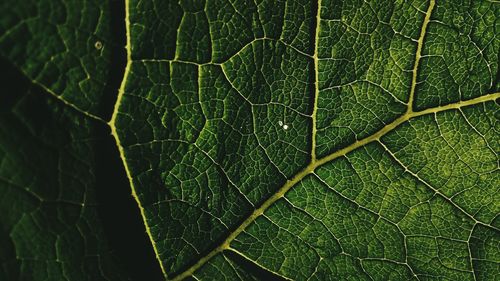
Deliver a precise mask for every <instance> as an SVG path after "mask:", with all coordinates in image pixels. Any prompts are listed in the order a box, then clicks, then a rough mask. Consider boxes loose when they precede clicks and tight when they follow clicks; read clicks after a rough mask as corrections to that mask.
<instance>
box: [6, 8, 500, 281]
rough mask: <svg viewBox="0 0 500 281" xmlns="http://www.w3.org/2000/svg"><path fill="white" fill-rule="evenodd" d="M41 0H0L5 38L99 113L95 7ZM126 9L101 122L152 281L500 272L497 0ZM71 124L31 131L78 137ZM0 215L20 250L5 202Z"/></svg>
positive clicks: (13, 51)
mask: <svg viewBox="0 0 500 281" xmlns="http://www.w3.org/2000/svg"><path fill="white" fill-rule="evenodd" d="M37 3H38V2H36V3H35V2H30V1H28V4H25V5H15V6H12V7H11V6H10V5H8V4H3V6H4V7H2V6H0V7H1V8H0V11H1V12H2V13H3V14H9V16H7V17H6V18H5V19H2V20H0V34H1V35H0V46H2V47H1V48H2V49H1V50H2V51H1V54H2V55H3V56H5V57H7V59H9V60H11V61H12V63H13V64H15V65H16V66H17V67H18V68H19V69H21V70H22V71H23V72H24V73H25V74H26V75H27V77H28V78H29V79H30V80H32V81H33V82H34V83H35V84H38V85H41V86H42V87H43V88H44V89H45V91H46V92H48V93H49V94H53V95H54V96H56V97H57V99H59V100H60V101H62V103H60V104H59V103H58V105H57V106H54V108H59V107H61V108H64V109H61V110H66V111H67V109H65V106H64V104H66V107H67V106H69V107H72V109H71V110H73V111H74V112H73V111H72V113H71V114H73V115H79V117H78V118H79V119H75V118H76V117H71V120H80V119H82V120H85V121H78V122H96V123H100V121H103V120H104V119H106V115H105V114H103V113H102V112H105V111H106V109H104V110H103V109H102V108H106V106H107V103H106V102H105V101H103V99H105V98H103V97H104V96H105V95H109V93H106V89H108V88H109V87H108V88H107V87H106V83H105V81H108V82H109V81H111V80H109V79H108V78H107V76H109V73H111V72H113V71H117V70H116V69H115V68H116V64H115V59H114V58H113V52H112V48H111V47H109V48H108V47H107V46H117V45H119V44H120V41H119V39H117V38H118V37H119V36H117V35H112V33H113V32H112V28H111V27H110V26H111V22H110V21H111V20H110V19H108V17H112V14H113V12H112V11H111V10H110V6H109V5H108V4H107V3H105V2H102V3H101V2H98V3H97V2H96V3H91V2H89V1H88V2H82V3H85V4H81V3H78V4H76V3H63V6H64V7H67V9H66V12H65V13H63V12H62V11H63V9H59V8H56V7H53V8H48V7H45V6H43V4H37ZM78 5H83V9H85V10H88V11H89V12H88V13H85V15H86V16H85V17H83V18H81V19H80V21H78V24H77V23H76V22H74V20H76V18H77V15H78V12H79V10H78V9H82V7H80V6H78ZM33 7H37V9H38V13H36V14H34V15H30V14H29V12H28V11H31V10H30V8H31V9H32V8H33ZM75 11H76V12H75ZM124 12H125V14H124V18H125V19H124V20H125V30H124V31H123V32H124V33H125V34H124V38H125V40H124V41H126V55H125V57H124V60H125V62H126V64H125V65H124V66H123V67H122V68H120V70H119V71H120V73H121V74H123V75H122V76H123V77H122V81H121V86H120V88H119V90H118V96H117V98H116V101H115V102H114V110H113V114H112V117H111V119H110V121H109V122H107V124H108V125H109V127H110V128H111V132H112V135H113V137H114V138H115V140H116V143H117V146H118V149H119V152H120V156H121V160H122V161H123V163H124V168H125V170H126V174H127V178H128V180H129V183H130V188H131V190H132V195H133V197H134V198H135V200H136V203H137V205H138V207H139V210H140V214H141V218H142V219H143V221H144V227H145V229H144V231H145V232H146V233H147V234H148V237H149V239H150V242H151V247H152V249H153V250H154V253H155V256H156V259H157V262H158V266H159V267H160V268H161V270H162V273H163V275H164V277H165V278H166V279H169V280H182V279H186V278H187V279H194V280H422V281H423V280H475V281H477V280H496V279H498V278H500V252H499V250H498V249H499V246H500V236H499V228H500V222H499V220H498V214H499V213H500V195H499V194H500V193H499V192H498V189H499V187H500V173H499V160H500V159H499V152H500V144H499V139H498V136H499V130H500V127H499V126H500V125H499V124H500V123H499V122H498V119H499V114H500V113H499V111H498V109H499V108H498V99H499V98H500V92H499V84H498V83H499V74H498V73H500V71H499V65H498V63H499V54H500V52H499V50H500V38H499V37H498V29H499V26H498V18H499V15H500V5H499V4H498V3H496V2H495V1H487V0H481V1H444V0H414V1H356V0H343V1H341V0H319V1H305V0H294V1H267V0H259V1H240V0H205V1H190V0H186V1H155V0H152V1H139V0H126V1H125V3H124ZM44 13H45V14H47V13H48V14H51V13H52V14H54V16H53V17H51V19H50V20H49V24H42V23H41V22H42V21H46V18H44V17H43V16H42V15H44ZM59 13H62V14H61V15H60V14H59ZM115 16H116V15H115ZM42 29H43V30H44V32H45V33H44V34H42V33H40V32H35V31H37V30H38V31H40V30H42ZM26 30H28V31H30V32H28V33H27V32H26ZM89 30H90V31H91V33H92V35H91V36H89V34H88V32H87V31H89ZM65 31H66V33H65ZM49 38H58V39H60V40H59V41H58V40H55V39H51V40H50V42H51V43H50V44H49V45H47V48H44V51H43V52H42V51H36V50H35V48H34V47H33V46H37V45H39V44H40V43H42V42H46V40H49ZM96 38H97V40H98V41H99V42H100V43H101V44H103V45H102V46H101V45H95V44H96ZM107 40H109V42H108V41H107ZM47 42H48V41H47ZM103 46H104V48H103ZM107 79H108V80H107ZM103 81H104V82H103ZM38 100H43V97H38ZM38 102H42V101H38ZM108 107H109V108H108V109H107V110H109V111H110V110H111V106H108ZM78 112H80V113H78ZM81 113H83V114H81ZM91 119H97V120H92V121H90V120H91ZM23 120H24V119H23ZM31 122H33V120H28V121H23V124H28V125H29V124H31ZM72 122H73V123H71V124H66V123H64V125H61V126H62V128H61V126H55V125H52V126H53V127H50V128H49V129H47V130H50V131H51V132H56V133H55V134H62V133H63V132H66V133H68V132H70V135H71V140H75V141H76V140H78V139H79V138H81V139H88V138H90V137H91V136H92V132H90V131H88V130H87V131H86V127H85V126H83V128H80V127H82V126H75V125H74V121H72ZM2 124H3V123H2ZM56 124H58V123H56ZM77 124H79V123H77ZM85 124H87V123H85ZM100 125H102V124H100ZM47 126H48V125H47ZM86 126H87V125H86ZM17 127H20V126H16V127H15V128H14V127H13V128H12V130H17V131H19V132H21V131H22V129H19V128H17ZM85 136H86V137H85ZM37 137H38V136H37ZM27 139H28V138H27ZM4 140H5V141H6V143H7V142H8V141H9V137H8V136H7V135H5V136H2V139H0V141H4ZM31 141H38V139H37V138H33V137H31ZM0 144H2V146H1V147H4V146H3V142H2V143H0ZM27 146H30V145H27ZM97 146H99V143H94V142H91V143H88V144H87V145H86V146H85V148H86V149H87V150H80V149H78V151H77V152H75V153H80V154H78V155H79V156H77V157H75V158H76V159H78V161H77V160H76V159H75V160H74V161H75V162H77V163H80V161H81V159H87V158H85V157H91V156H92V153H95V147H97ZM6 147H7V146H6ZM11 150H12V149H4V151H5V152H4V153H5V155H7V156H5V157H6V159H9V157H14V156H15V155H17V154H12V155H14V156H9V155H10V154H9V153H12V152H11ZM36 153H43V151H38V150H37V151H36ZM68 153H70V152H68ZM71 153H73V152H71ZM51 160H52V161H53V160H54V158H52V159H51ZM89 161H90V160H89ZM35 162H36V161H35ZM83 162H84V163H89V164H88V166H89V167H92V165H95V164H93V163H92V161H90V162H86V161H83ZM18 165H27V164H18ZM30 165H36V164H33V163H30ZM49 167H50V166H49ZM16 170H17V169H16ZM36 171H37V173H41V174H43V176H44V177H48V176H52V177H54V178H57V172H58V171H59V170H57V169H52V170H51V169H50V168H46V169H44V170H36ZM59 172H62V171H59ZM68 173H73V172H71V171H70V172H68ZM3 174H5V176H4V177H8V178H11V177H13V176H15V174H16V173H15V172H14V171H12V168H11V165H7V164H4V165H2V166H0V175H3ZM77 175H78V174H77ZM80 177H81V178H82V179H89V180H90V179H91V177H88V176H86V175H79V176H78V177H77V178H80ZM37 179H38V178H37ZM9 183H10V181H9V182H6V183H4V184H1V185H0V187H3V186H6V187H5V188H4V190H7V191H4V192H8V190H9V188H11V187H9ZM36 183H37V182H36V181H35V183H33V181H28V182H19V183H17V182H15V184H16V185H17V186H18V187H17V188H18V189H17V191H18V190H19V188H21V190H23V188H24V190H31V189H29V187H30V186H32V185H35V184H36ZM88 186H89V188H87V189H85V188H83V187H81V186H80V185H79V184H78V183H75V182H71V183H68V184H67V185H64V188H67V189H68V190H78V192H80V194H88V193H90V194H91V193H92V192H93V191H92V188H91V187H92V184H91V183H89V185H88ZM40 188H42V189H43V190H44V191H46V189H45V188H44V187H40ZM64 190H66V189H64ZM0 192H1V189H0ZM61 192H63V188H62V187H61ZM64 192H67V191H64ZM0 194H1V193H0ZM23 194H24V193H23ZM75 194H78V193H75ZM24 195H26V194H24ZM58 198H60V197H58ZM85 198H87V197H85ZM23 200H28V199H22V198H19V202H25V201H23ZM26 202H29V200H28V201H26ZM78 202H80V201H78ZM23 204H28V203H23ZM5 206H7V205H5ZM61 208H62V207H61ZM23 212H26V211H21V213H23ZM47 216H48V215H47ZM0 218H1V219H2V224H1V225H2V226H4V224H5V225H6V226H5V227H4V228H6V229H7V230H6V231H7V232H6V233H10V234H6V235H7V236H8V237H11V239H14V246H12V247H11V248H12V249H11V250H9V251H15V252H16V253H19V251H21V252H22V250H23V246H22V245H21V246H18V245H17V244H16V243H17V242H18V241H16V240H15V239H17V238H18V237H17V236H15V235H13V234H12V232H9V231H11V230H10V229H11V228H12V227H13V226H12V224H13V222H12V220H16V214H12V215H11V214H7V215H0ZM79 219H80V220H82V219H85V220H87V217H86V216H81V217H80V218H79ZM54 220H55V218H54V217H48V218H47V222H46V223H48V224H50V227H56V226H52V224H55V222H54ZM4 221H5V223H4ZM69 225H70V226H67V227H71V224H69ZM0 234H2V233H0ZM6 235H3V236H5V237H7V236H6ZM80 235H83V237H85V233H81V234H80ZM101 236H103V237H104V236H105V234H97V237H101ZM0 237H1V236H0ZM19 239H21V238H19ZM110 239H112V237H111V238H110ZM30 243H31V244H30V245H39V244H40V243H41V242H38V241H30ZM40 245H41V244H40ZM103 247H104V246H103ZM9 249H10V248H9ZM42 252H43V251H42ZM111 256H113V255H111ZM0 257H1V256H0ZM9 257H12V255H10V256H9ZM17 257H18V258H17V259H16V262H15V263H19V256H17ZM44 258H47V256H44ZM73 258H76V257H73ZM111 258H112V259H115V258H116V257H110V259H111ZM77 262H78V261H76V260H68V261H67V263H65V264H67V265H68V266H69V267H72V266H76V265H75V263H77ZM101 262H102V263H105V261H99V262H98V264H100V263H101ZM5 268H7V269H9V268H12V267H10V266H7V267H5ZM7 269H6V270H5V271H4V272H5V274H11V271H10V270H7ZM21 271H22V270H21ZM115 273H120V270H116V271H113V274H115ZM48 274H49V275H47V276H50V277H51V276H52V275H50V274H51V273H48ZM125 275H126V273H125ZM125 275H123V274H122V275H119V276H125ZM38 276H41V275H38ZM74 278H76V279H71V278H69V279H70V280H79V279H77V277H74ZM120 278H121V277H120ZM33 279H34V280H35V278H33ZM39 279H40V280H42V279H44V278H38V277H37V279H36V280H39ZM111 279H113V278H111Z"/></svg>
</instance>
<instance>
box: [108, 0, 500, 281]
mask: <svg viewBox="0 0 500 281" xmlns="http://www.w3.org/2000/svg"><path fill="white" fill-rule="evenodd" d="M433 7H434V0H431V2H430V5H429V8H428V11H427V14H426V17H425V19H424V22H423V25H422V31H421V34H420V38H419V40H418V46H417V54H416V57H415V64H414V70H413V77H412V84H411V89H410V96H409V102H408V111H407V112H406V113H405V114H404V115H402V116H401V117H399V118H397V119H396V120H394V121H393V122H391V123H390V124H388V125H386V126H385V127H383V128H382V129H380V130H378V131H377V132H375V133H374V134H372V135H370V136H368V137H366V138H364V139H361V140H359V141H356V142H355V143H353V144H351V145H349V146H347V147H345V148H342V149H340V150H337V151H336V152H333V153H331V154H329V155H326V156H324V157H322V158H319V159H317V155H316V131H317V129H316V115H317V108H318V97H319V71H318V64H319V59H318V45H319V44H318V42H319V29H320V13H321V0H318V7H317V13H316V27H315V41H314V54H313V61H314V72H315V73H314V77H315V81H314V105H313V112H312V132H311V134H312V147H311V162H310V163H309V165H307V166H306V167H305V168H304V169H302V170H301V171H300V172H298V173H297V174H296V175H295V176H293V177H292V178H291V179H290V180H288V181H287V182H286V183H285V184H284V185H283V186H282V187H280V188H279V189H278V191H277V192H276V193H275V194H273V195H272V196H271V197H270V198H268V199H267V200H266V201H264V202H263V203H262V205H261V206H260V207H258V208H257V209H255V210H254V211H253V212H252V214H251V215H250V216H249V217H248V218H246V219H245V220H244V221H243V222H242V223H241V224H240V225H239V226H238V228H236V229H235V230H234V231H233V232H231V233H230V234H229V235H228V237H227V238H226V239H225V240H224V241H223V242H222V243H221V244H220V245H218V246H217V247H216V248H215V249H213V250H212V251H210V252H209V253H208V254H207V255H205V256H204V257H202V258H200V259H199V260H198V261H197V262H196V263H195V264H194V265H192V266H191V267H189V268H188V269H187V270H185V271H184V272H182V273H180V274H178V275H177V276H175V277H174V278H173V279H172V280H182V279H184V278H186V277H188V276H191V275H192V274H194V272H195V271H196V270H198V269H199V268H201V267H202V266H203V265H204V264H205V263H206V262H208V261H209V260H210V259H211V258H212V257H214V256H215V255H217V254H219V253H221V252H222V251H224V250H228V249H231V247H230V243H231V242H232V241H233V240H234V239H235V238H236V237H237V236H238V235H239V234H241V233H242V232H243V231H244V230H245V229H246V228H247V227H248V226H249V225H250V224H251V223H252V222H253V221H255V220H256V219H257V218H258V217H259V216H260V215H262V214H263V213H264V212H265V210H267V209H268V208H269V207H270V206H271V205H272V204H273V203H274V202H276V201H277V200H279V199H280V198H282V197H283V196H284V195H285V194H286V192H288V190H290V189H291V188H292V187H293V186H294V185H295V184H297V183H298V182H300V181H301V180H302V179H303V178H304V177H306V176H307V175H308V174H310V173H313V172H314V170H315V169H316V168H318V167H320V166H322V165H324V164H326V163H329V162H331V161H333V160H335V159H337V158H339V157H342V156H344V155H346V154H348V153H349V152H351V151H353V150H355V149H357V148H359V147H362V146H364V145H366V144H368V143H370V142H372V141H376V140H379V139H380V138H381V137H382V136H383V135H385V134H387V133H388V132H390V131H392V130H393V129H395V128H396V127H398V126H399V125H401V124H402V123H404V122H406V121H408V120H410V119H412V118H415V117H418V116H422V115H426V114H432V113H437V112H441V111H445V110H450V109H457V108H461V107H464V106H469V105H474V104H478V103H484V102H487V101H494V100H496V99H498V98H500V93H493V94H488V95H484V96H481V97H478V98H475V99H471V100H467V101H460V102H457V103H453V104H448V105H444V106H438V107H434V108H429V109H426V110H423V111H419V112H413V110H412V103H413V97H414V93H415V88H416V79H417V69H418V64H419V60H420V57H421V56H420V54H421V50H422V46H423V38H424V36H425V30H426V27H427V24H428V22H429V20H430V14H431V12H432V9H433ZM125 10H126V18H125V24H126V33H127V34H126V35H127V45H126V50H127V65H126V69H125V73H124V76H123V80H122V83H121V86H120V89H119V93H118V98H117V101H116V104H115V108H114V112H113V116H112V118H111V121H110V122H109V123H108V125H109V126H110V127H111V131H112V135H113V137H114V138H115V140H116V144H117V146H118V149H119V152H120V157H121V159H122V161H123V164H124V167H125V171H126V174H127V177H128V179H129V182H130V186H131V189H132V195H133V197H134V198H135V200H136V202H137V204H138V206H139V209H140V211H141V215H142V218H143V221H144V226H145V228H146V232H147V234H148V236H149V238H150V240H151V244H152V246H153V249H154V252H155V254H156V258H157V260H158V262H159V264H160V268H161V270H162V272H163V274H164V276H165V277H167V273H166V271H165V268H164V267H163V263H162V261H161V259H160V256H159V253H158V249H157V247H156V242H155V240H154V239H153V237H152V235H151V231H150V228H149V226H148V223H147V218H146V215H145V212H144V208H143V207H142V205H141V202H140V200H139V198H138V196H137V191H136V187H135V186H134V183H133V180H132V176H131V173H130V170H129V168H128V165H127V161H126V158H125V152H124V149H123V147H122V145H121V143H120V139H119V136H118V133H117V130H116V117H117V115H118V112H119V107H120V104H121V101H122V98H123V95H124V93H125V86H126V82H127V78H128V75H129V73H130V66H131V63H132V58H131V56H132V54H131V42H130V38H131V37H130V22H129V1H128V0H125Z"/></svg>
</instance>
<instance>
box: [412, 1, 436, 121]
mask: <svg viewBox="0 0 500 281" xmlns="http://www.w3.org/2000/svg"><path fill="white" fill-rule="evenodd" d="M435 5H436V1H435V0H430V2H429V7H428V8H427V12H426V13H425V18H424V22H423V23H422V29H420V36H419V37H418V41H417V51H416V54H415V64H414V65H413V70H412V78H411V86H410V96H409V97H408V110H407V112H412V111H413V102H414V98H415V91H416V88H417V74H418V66H419V64H420V59H421V58H422V48H423V46H424V38H425V35H426V34H427V25H428V24H429V21H430V19H431V14H432V10H433V9H434V6H435Z"/></svg>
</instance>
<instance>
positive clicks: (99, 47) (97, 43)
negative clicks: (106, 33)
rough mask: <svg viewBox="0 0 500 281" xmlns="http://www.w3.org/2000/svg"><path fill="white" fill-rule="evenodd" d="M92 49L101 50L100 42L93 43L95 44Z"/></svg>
mask: <svg viewBox="0 0 500 281" xmlns="http://www.w3.org/2000/svg"><path fill="white" fill-rule="evenodd" d="M94 47H95V48H96V49H97V50H100V49H102V42H101V41H96V42H95V44H94Z"/></svg>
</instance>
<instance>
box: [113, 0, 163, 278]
mask: <svg viewBox="0 0 500 281" xmlns="http://www.w3.org/2000/svg"><path fill="white" fill-rule="evenodd" d="M125 30H126V37H127V43H126V46H125V48H126V51H127V65H126V67H125V72H124V73H123V80H122V83H121V85H120V89H119V90H118V97H117V99H116V103H115V107H114V110H113V115H112V116H111V120H110V121H109V123H108V125H109V126H110V128H111V134H112V135H113V137H114V138H115V142H116V146H117V147H118V151H119V152H120V158H121V160H122V162H123V166H124V167H125V172H126V174H127V177H128V180H129V182H130V188H131V189H132V196H133V197H134V199H135V201H136V203H137V206H138V207H139V210H140V212H141V216H142V221H143V222H144V227H145V229H146V233H147V235H148V237H149V240H150V241H151V245H152V246H153V250H154V252H155V256H156V260H157V261H158V263H159V265H160V268H161V271H162V273H163V275H164V276H167V275H166V271H165V268H164V267H163V263H162V261H161V259H160V255H159V253H158V248H157V247H156V242H155V240H154V239H153V236H152V234H151V229H150V228H149V225H148V222H147V218H146V214H145V211H144V207H143V206H142V204H141V201H140V200H139V196H138V194H137V190H136V187H135V185H134V181H133V179H132V174H131V172H130V169H129V167H128V164H127V161H126V158H125V151H124V149H123V146H122V145H121V142H120V137H119V135H118V132H117V130H116V122H117V116H118V114H119V109H120V105H121V102H122V99H123V95H124V94H125V87H126V84H127V79H128V76H129V74H130V69H131V65H132V44H131V37H130V3H129V0H125Z"/></svg>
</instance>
